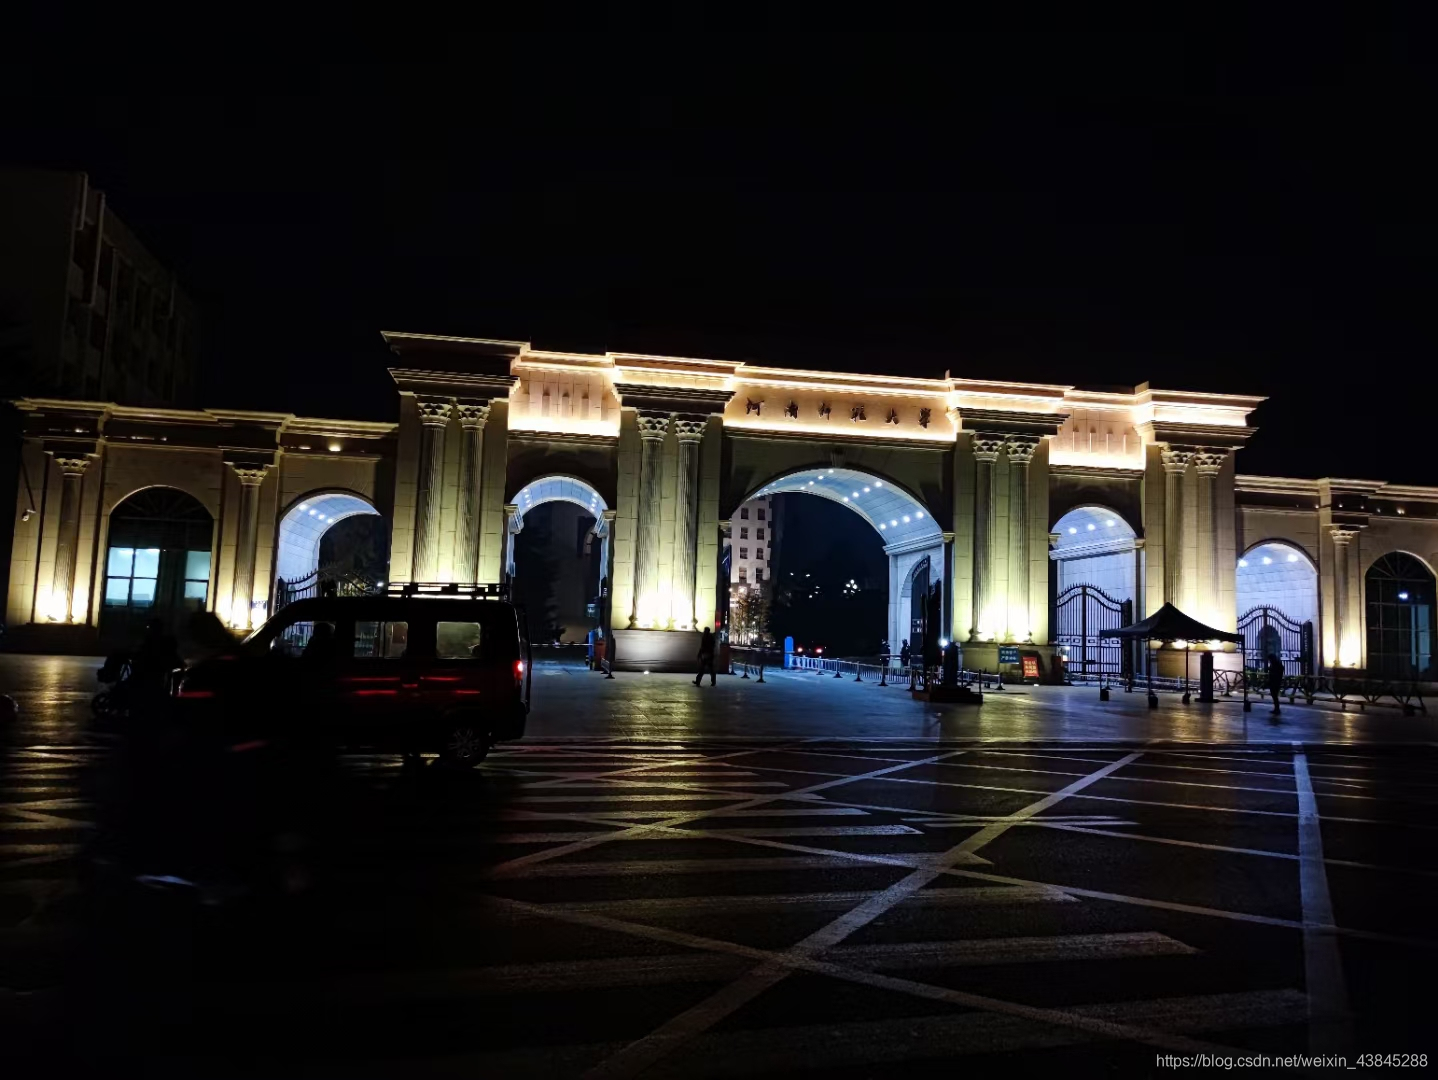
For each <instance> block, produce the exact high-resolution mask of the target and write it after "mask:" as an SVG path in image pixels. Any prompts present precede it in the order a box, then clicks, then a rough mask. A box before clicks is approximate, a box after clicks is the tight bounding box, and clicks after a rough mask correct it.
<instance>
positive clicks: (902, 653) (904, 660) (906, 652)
mask: <svg viewBox="0 0 1438 1080" xmlns="http://www.w3.org/2000/svg"><path fill="white" fill-rule="evenodd" d="M913 655H914V654H913V652H912V650H910V648H909V639H908V638H905V639H904V644H903V646H902V647H901V648H900V649H899V664H900V665H901V666H903V667H908V666H909V658H910V657H912V656H913Z"/></svg>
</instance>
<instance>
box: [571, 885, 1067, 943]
mask: <svg viewBox="0 0 1438 1080" xmlns="http://www.w3.org/2000/svg"><path fill="white" fill-rule="evenodd" d="M874 892H875V890H865V891H853V892H816V893H773V894H765V893H758V894H746V895H744V896H664V897H654V898H650V899H640V898H634V899H628V898H626V899H623V900H585V901H577V902H565V903H552V904H545V905H543V907H544V910H546V911H550V910H556V911H585V912H595V913H598V914H601V915H616V916H621V915H629V916H631V917H639V916H654V915H685V914H706V915H713V914H721V913H722V914H732V913H736V912H738V913H741V914H742V913H770V912H775V911H827V910H831V909H835V908H837V909H839V910H841V911H844V910H847V909H849V908H851V907H853V906H854V905H855V904H859V903H862V902H863V901H865V900H868V899H869V898H870V897H872V896H873V895H874ZM1074 902H1075V901H1074V899H1073V897H1071V896H1069V895H1068V894H1067V893H1065V892H1063V891H1062V890H1059V889H1030V888H1014V887H1013V886H1010V885H971V886H968V887H966V888H957V889H955V888H948V889H921V890H919V891H918V892H916V893H914V894H913V895H912V896H910V897H908V898H907V899H906V900H904V901H903V905H904V906H905V907H915V908H934V907H939V908H953V907H991V906H1000V907H1002V906H1007V905H1009V904H1065V903H1074ZM941 944H942V943H941Z"/></svg>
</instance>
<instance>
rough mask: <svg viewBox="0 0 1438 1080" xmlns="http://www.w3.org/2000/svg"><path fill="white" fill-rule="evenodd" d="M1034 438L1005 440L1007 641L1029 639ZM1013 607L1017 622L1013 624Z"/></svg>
mask: <svg viewBox="0 0 1438 1080" xmlns="http://www.w3.org/2000/svg"><path fill="white" fill-rule="evenodd" d="M1038 446H1039V443H1038V440H1037V439H1015V440H1013V441H1012V442H1010V443H1009V444H1008V447H1007V449H1008V453H1009V520H1010V523H1011V524H1010V533H1009V535H1010V537H1011V538H1012V549H1011V551H1010V554H1009V602H1008V610H1007V616H1008V618H1007V621H1008V630H1007V632H1006V634H1005V638H1006V640H1008V641H1017V640H1020V639H1022V640H1024V641H1030V640H1032V634H1033V628H1032V627H1030V626H1029V618H1030V608H1029V462H1031V461H1032V460H1033V458H1034V451H1035V450H1037V449H1038ZM1015 609H1017V610H1018V625H1015Z"/></svg>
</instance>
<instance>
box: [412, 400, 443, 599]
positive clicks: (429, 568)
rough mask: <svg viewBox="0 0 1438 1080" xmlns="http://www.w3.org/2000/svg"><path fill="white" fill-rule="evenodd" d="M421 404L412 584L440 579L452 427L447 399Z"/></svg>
mask: <svg viewBox="0 0 1438 1080" xmlns="http://www.w3.org/2000/svg"><path fill="white" fill-rule="evenodd" d="M417 401H418V402H419V422H420V424H421V427H420V434H419V478H418V480H417V482H416V484H415V493H414V504H415V505H414V567H413V569H412V570H411V571H410V575H409V577H410V580H411V581H435V580H437V579H438V577H439V522H440V501H441V500H440V495H441V488H442V487H443V485H444V430H445V428H446V427H448V426H449V412H450V404H449V399H448V398H436V397H421V398H418V399H417Z"/></svg>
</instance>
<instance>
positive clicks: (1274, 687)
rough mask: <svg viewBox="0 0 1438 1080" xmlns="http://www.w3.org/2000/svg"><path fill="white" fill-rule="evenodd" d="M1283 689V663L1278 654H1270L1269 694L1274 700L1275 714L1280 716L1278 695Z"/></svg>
mask: <svg viewBox="0 0 1438 1080" xmlns="http://www.w3.org/2000/svg"><path fill="white" fill-rule="evenodd" d="M1282 689H1283V661H1282V660H1280V659H1278V654H1277V653H1269V654H1268V693H1269V694H1270V695H1271V696H1272V698H1273V713H1274V715H1275V716H1276V715H1278V693H1279V691H1280V690H1282Z"/></svg>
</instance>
